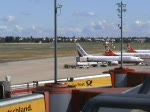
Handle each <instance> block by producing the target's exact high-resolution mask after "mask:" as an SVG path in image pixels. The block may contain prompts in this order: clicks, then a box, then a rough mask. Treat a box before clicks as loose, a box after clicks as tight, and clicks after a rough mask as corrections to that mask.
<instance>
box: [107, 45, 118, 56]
mask: <svg viewBox="0 0 150 112" xmlns="http://www.w3.org/2000/svg"><path fill="white" fill-rule="evenodd" d="M104 46H105V54H104V56H118V55H117V54H116V53H115V52H113V51H112V50H111V49H110V47H109V46H108V44H104Z"/></svg>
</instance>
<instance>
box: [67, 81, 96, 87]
mask: <svg viewBox="0 0 150 112" xmlns="http://www.w3.org/2000/svg"><path fill="white" fill-rule="evenodd" d="M92 83H93V81H92V80H86V81H85V82H77V83H76V82H71V83H68V85H70V86H75V87H85V86H92Z"/></svg>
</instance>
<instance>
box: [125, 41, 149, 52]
mask: <svg viewBox="0 0 150 112" xmlns="http://www.w3.org/2000/svg"><path fill="white" fill-rule="evenodd" d="M126 52H128V53H150V49H145V50H136V49H133V48H132V47H131V45H130V44H129V43H128V44H127V50H126Z"/></svg>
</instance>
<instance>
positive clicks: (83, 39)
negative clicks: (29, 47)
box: [0, 36, 150, 43]
mask: <svg viewBox="0 0 150 112" xmlns="http://www.w3.org/2000/svg"><path fill="white" fill-rule="evenodd" d="M54 41H55V39H54V38H53V37H44V38H43V37H41V38H37V37H32V36H30V37H19V36H6V37H0V43H50V42H54ZM105 41H109V42H120V41H121V39H120V38H119V37H75V36H73V37H60V36H59V37H57V42H105ZM123 42H126V43H127V42H139V43H143V42H145V43H150V37H123Z"/></svg>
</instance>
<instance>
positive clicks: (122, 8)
mask: <svg viewBox="0 0 150 112" xmlns="http://www.w3.org/2000/svg"><path fill="white" fill-rule="evenodd" d="M116 5H118V9H117V11H118V17H119V18H120V19H121V23H120V24H121V25H120V24H119V25H118V27H119V28H120V30H121V68H123V61H122V50H123V46H122V45H123V39H122V29H123V25H122V21H123V20H122V19H123V17H122V13H123V12H126V9H125V7H126V4H123V3H122V1H121V3H117V4H116Z"/></svg>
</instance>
